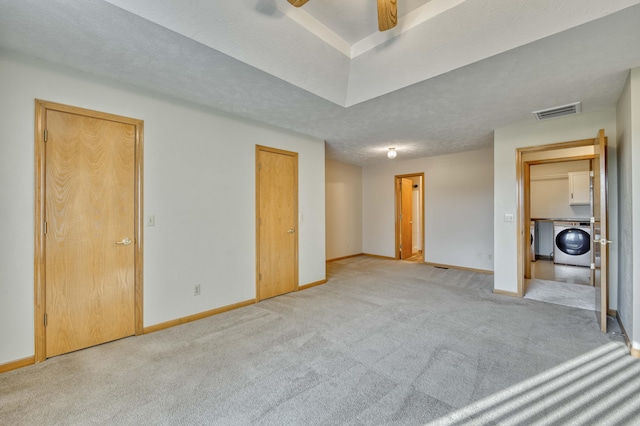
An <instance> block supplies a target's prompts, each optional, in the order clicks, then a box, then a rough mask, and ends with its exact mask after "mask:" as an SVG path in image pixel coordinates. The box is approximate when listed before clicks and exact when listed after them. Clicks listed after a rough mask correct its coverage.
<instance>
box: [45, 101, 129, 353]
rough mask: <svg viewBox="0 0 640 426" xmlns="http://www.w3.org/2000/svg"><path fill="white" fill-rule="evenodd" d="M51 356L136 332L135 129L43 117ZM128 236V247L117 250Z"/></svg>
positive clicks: (75, 117) (68, 116)
mask: <svg viewBox="0 0 640 426" xmlns="http://www.w3.org/2000/svg"><path fill="white" fill-rule="evenodd" d="M46 129H47V134H48V140H47V142H46V160H45V161H46V167H45V169H46V177H45V200H46V206H45V212H46V213H45V220H46V222H47V233H46V236H45V253H46V261H45V281H46V315H47V327H46V356H47V357H51V356H55V355H59V354H62V353H66V352H70V351H75V350H78V349H82V348H86V347H89V346H93V345H97V344H101V343H104V342H108V341H111V340H115V339H119V338H122V337H126V336H130V335H133V334H135V320H134V311H135V309H134V293H135V291H134V281H135V268H134V258H135V241H134V240H135V235H136V234H135V211H134V205H135V168H134V163H135V151H136V149H135V144H136V129H135V126H133V125H131V124H126V123H119V122H115V121H110V120H104V119H99V118H94V117H88V116H83V115H79V114H73V113H68V112H61V111H54V110H48V111H47V113H46ZM126 238H128V239H129V240H131V241H132V243H131V244H129V245H125V244H116V242H118V241H122V240H123V239H126Z"/></svg>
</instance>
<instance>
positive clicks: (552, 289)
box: [524, 279, 596, 311]
mask: <svg viewBox="0 0 640 426" xmlns="http://www.w3.org/2000/svg"><path fill="white" fill-rule="evenodd" d="M525 284H526V288H527V292H526V294H525V295H524V297H525V299H531V300H539V301H541V302H547V303H553V304H556V305H563V306H570V307H573V308H578V309H587V310H591V311H594V310H595V309H596V289H595V287H591V286H586V285H581V284H569V283H563V282H557V281H548V280H540V279H530V280H525Z"/></svg>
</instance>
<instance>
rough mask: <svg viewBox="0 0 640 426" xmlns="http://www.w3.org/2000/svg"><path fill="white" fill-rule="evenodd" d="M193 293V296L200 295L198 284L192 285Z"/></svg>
mask: <svg viewBox="0 0 640 426" xmlns="http://www.w3.org/2000/svg"><path fill="white" fill-rule="evenodd" d="M193 295H194V296H200V284H196V285H195V286H194V287H193Z"/></svg>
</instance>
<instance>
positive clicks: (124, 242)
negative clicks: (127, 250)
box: [116, 238, 131, 246]
mask: <svg viewBox="0 0 640 426" xmlns="http://www.w3.org/2000/svg"><path fill="white" fill-rule="evenodd" d="M116 244H122V245H125V246H128V245H129V244H131V240H130V239H128V238H123V239H122V241H116Z"/></svg>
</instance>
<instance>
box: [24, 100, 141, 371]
mask: <svg viewBox="0 0 640 426" xmlns="http://www.w3.org/2000/svg"><path fill="white" fill-rule="evenodd" d="M47 110H55V111H60V112H64V113H69V114H78V115H83V116H87V117H92V118H97V119H101V120H110V121H115V122H118V123H124V124H130V125H133V126H134V127H135V145H136V146H135V151H134V152H135V159H134V227H135V232H134V238H135V243H136V244H135V249H134V327H135V335H136V336H139V335H141V334H143V312H142V308H143V303H142V299H143V292H142V289H143V282H142V279H143V274H142V267H143V220H142V211H143V208H142V207H143V141H144V121H142V120H138V119H134V118H128V117H123V116H119V115H114V114H109V113H105V112H100V111H94V110H90V109H84V108H79V107H74V106H69V105H64V104H59V103H55V102H49V101H44V100H40V99H36V100H35V136H34V158H35V167H34V169H35V191H34V205H35V212H34V213H35V214H34V226H33V229H34V262H33V263H34V333H35V362H41V361H45V360H46V356H47V354H46V331H45V325H44V316H45V313H46V282H45V277H46V275H45V256H46V253H45V242H44V232H43V231H44V229H43V227H44V219H45V207H46V200H45V177H46V170H45V167H46V157H45V153H46V151H45V146H46V145H45V143H46V142H45V130H46V129H45V120H46V111H47Z"/></svg>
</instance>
